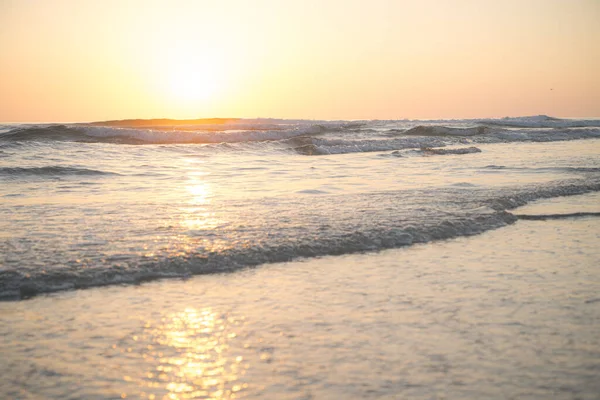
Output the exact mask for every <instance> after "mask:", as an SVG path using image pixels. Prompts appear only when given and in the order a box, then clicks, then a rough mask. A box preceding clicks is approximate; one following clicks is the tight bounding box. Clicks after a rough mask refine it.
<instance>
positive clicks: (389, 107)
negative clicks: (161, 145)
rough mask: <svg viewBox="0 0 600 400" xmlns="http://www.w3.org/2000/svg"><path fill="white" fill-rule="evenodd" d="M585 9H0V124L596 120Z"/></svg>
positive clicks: (268, 5) (109, 1)
mask: <svg viewBox="0 0 600 400" xmlns="http://www.w3.org/2000/svg"><path fill="white" fill-rule="evenodd" d="M599 21H600V1H597V0H569V1H567V0H519V1H516V0H504V1H496V0H489V1H488V0H437V1H433V0H388V1H384V0H368V1H367V0H303V1H295V0H294V1H292V0H289V1H284V0H253V1H247V0H220V1H214V0H197V1H191V0H189V1H182V0H179V1H178V0H171V1H152V0H140V1H127V0H121V1H115V0H104V1H100V0H98V1H92V0H43V1H41V0H0V121H5V122H19V121H26V122H37V121H47V122H51V121H56V122H72V121H94V120H106V119H123V118H159V117H168V118H196V117H249V118H252V117H277V118H314V119H396V118H469V117H503V116H507V115H511V116H517V115H536V114H548V115H552V116H566V117H598V116H600V73H599V72H598V71H600V45H599V43H600V23H599Z"/></svg>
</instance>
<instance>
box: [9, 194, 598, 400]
mask: <svg viewBox="0 0 600 400" xmlns="http://www.w3.org/2000/svg"><path fill="white" fill-rule="evenodd" d="M597 207H598V196H597V195H583V196H577V197H572V198H562V199H560V200H556V199H555V200H552V201H542V202H539V203H537V204H535V205H534V206H527V208H524V209H523V211H525V212H527V213H528V214H536V213H544V214H547V213H548V212H549V211H552V212H554V213H556V212H560V213H568V212H572V211H573V210H581V209H585V210H587V211H592V210H595V211H598V208H597ZM516 212H517V213H518V212H519V210H517V211H516ZM598 239H600V225H599V224H598V222H597V218H595V217H585V218H572V219H560V220H547V221H518V222H516V223H515V224H513V225H511V226H508V227H504V228H501V229H497V230H493V231H489V232H486V233H483V234H481V235H478V236H473V237H468V238H458V239H453V240H448V241H442V242H435V243H430V244H424V245H416V246H412V247H408V248H402V249H393V250H386V251H383V252H378V253H366V254H355V255H346V256H338V257H322V258H317V259H307V260H301V261H298V262H291V263H281V264H271V265H263V266H260V267H258V268H253V269H247V270H242V271H237V272H234V273H226V274H216V275H206V276H199V277H193V278H190V279H186V280H162V281H157V282H151V283H145V284H142V285H138V286H116V287H115V286H113V287H106V288H96V289H88V290H83V291H71V292H64V293H57V294H51V295H46V296H40V297H36V298H33V299H30V300H26V301H20V302H5V303H0V315H1V319H2V323H1V324H0V326H1V328H0V329H1V335H0V336H1V338H2V341H1V342H0V343H1V348H0V351H1V353H2V355H3V360H4V361H3V366H2V369H3V371H2V385H1V387H0V392H2V393H3V395H4V396H5V397H6V398H22V399H35V398H55V399H59V398H60V399H76V398H81V399H83V398H85V399H96V398H97V399H106V398H110V399H112V398H157V399H159V398H182V399H184V398H227V399H228V398H277V399H288V398H289V399H311V398H314V399H336V398H349V399H351V398H352V399H361V398H390V399H391V398H415V399H432V398H436V399H438V398H439V399H442V398H445V399H469V398H470V399H480V398H489V399H509V398H520V399H547V398H554V399H573V398H578V399H596V398H598V397H597V396H598V393H599V392H600V386H599V384H598V380H597V371H598V368H600V352H599V349H600V342H599V338H600V297H599V295H598V293H600V290H599V289H600V283H599V282H600V279H599V278H600V270H599V269H598V265H600V264H599V263H598V261H599V260H600V251H599V250H598V247H597V243H598Z"/></svg>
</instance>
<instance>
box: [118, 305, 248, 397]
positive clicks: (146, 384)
mask: <svg viewBox="0 0 600 400" xmlns="http://www.w3.org/2000/svg"><path fill="white" fill-rule="evenodd" d="M241 323H242V320H241V319H238V318H234V317H232V316H229V315H227V314H222V313H217V312H215V311H214V310H212V309H210V308H204V309H195V308H191V307H190V308H186V309H185V310H183V311H181V312H176V313H173V314H170V315H168V316H166V317H164V318H163V319H162V320H161V323H160V324H158V325H156V326H153V325H152V324H150V323H148V324H146V326H145V329H144V333H143V334H141V335H134V336H132V337H131V338H129V339H130V340H131V341H132V343H127V344H124V345H123V349H122V350H121V351H122V352H123V353H126V352H128V353H133V354H135V353H136V351H139V352H140V353H141V355H142V358H143V359H144V360H145V361H146V364H147V369H146V371H145V372H144V373H143V374H142V376H141V377H139V378H138V379H135V378H132V377H130V376H125V377H123V380H124V381H126V382H132V383H137V384H138V386H139V390H140V394H141V397H142V398H149V399H161V398H162V399H173V400H177V399H197V398H203V399H235V398H236V397H237V395H236V393H238V394H239V392H241V391H243V390H244V389H245V388H247V387H248V385H247V383H245V382H244V381H243V376H244V374H245V373H246V370H247V368H248V364H247V362H246V361H245V360H244V357H243V356H242V355H241V354H237V353H235V351H234V350H232V349H231V344H232V343H233V341H236V340H239V339H238V331H237V328H238V327H239V326H240V325H241ZM235 347H239V345H236V346H235Z"/></svg>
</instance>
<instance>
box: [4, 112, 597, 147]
mask: <svg viewBox="0 0 600 400" xmlns="http://www.w3.org/2000/svg"><path fill="white" fill-rule="evenodd" d="M527 118H531V117H523V118H522V119H516V120H519V121H529V122H528V124H529V125H532V124H534V122H535V123H537V124H538V125H540V124H541V122H540V121H542V122H544V121H545V122H544V124H546V125H548V123H546V122H548V121H551V122H552V123H554V124H555V125H557V124H559V125H560V124H562V125H569V124H570V125H573V126H574V127H552V128H540V127H539V126H538V127H536V128H514V127H513V128H510V127H506V126H504V127H502V126H500V125H503V124H504V125H506V121H503V120H489V121H492V122H493V123H494V124H496V125H495V126H488V125H486V124H483V122H485V120H477V121H475V120H462V121H455V122H454V124H455V125H456V126H452V124H451V123H448V122H444V123H438V122H436V123H435V124H433V125H432V122H428V123H429V125H427V124H424V123H420V124H418V125H416V126H415V125H414V122H413V121H299V120H262V119H261V120H236V121H234V122H223V123H220V124H212V125H211V124H203V125H194V126H189V127H188V126H186V125H176V126H173V127H172V128H173V129H167V128H165V126H163V125H160V126H159V127H158V128H159V129H154V128H148V127H145V126H143V125H140V127H124V126H120V125H118V126H100V125H90V124H74V125H20V126H11V127H9V126H2V129H0V147H2V148H8V147H18V146H23V145H25V144H33V143H36V144H37V143H48V142H81V143H111V144H126V145H146V144H198V145H203V146H205V147H206V148H205V150H206V151H207V152H210V151H219V152H222V151H226V152H240V151H241V152H244V151H263V152H272V151H276V152H280V151H282V150H283V151H288V152H292V153H296V154H302V155H308V156H314V155H327V154H346V153H356V152H387V151H395V150H403V149H420V148H439V147H445V146H449V145H460V144H477V143H500V142H523V141H532V142H547V141H559V140H574V139H587V138H600V126H595V125H594V126H593V125H589V126H587V125H586V124H587V122H589V121H587V122H586V121H566V120H559V119H554V118H550V117H547V118H546V119H542V120H540V119H539V118H534V119H533V120H531V121H530V120H529V119H527ZM513 120H515V119H511V120H510V121H513ZM474 121H475V122H477V123H476V124H475V125H474ZM489 121H488V122H489ZM510 121H509V122H510ZM557 121H558V122H557ZM593 122H594V123H596V125H600V121H593ZM590 123H591V122H590ZM492 125H493V124H492ZM525 125H527V124H525ZM542 125H543V124H542ZM580 125H581V126H580ZM583 125H585V126H583ZM557 126H558V125H557ZM175 128H176V129H175ZM213 128H214V129H213ZM207 129H208V130H207ZM203 151H204V150H203ZM440 154H441V153H440Z"/></svg>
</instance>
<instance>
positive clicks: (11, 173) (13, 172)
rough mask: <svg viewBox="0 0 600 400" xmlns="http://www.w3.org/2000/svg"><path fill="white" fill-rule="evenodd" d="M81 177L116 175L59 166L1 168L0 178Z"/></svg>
mask: <svg viewBox="0 0 600 400" xmlns="http://www.w3.org/2000/svg"><path fill="white" fill-rule="evenodd" d="M81 175H88V176H89V175H118V174H115V173H113V172H106V171H98V170H94V169H88V168H76V167H64V166H60V165H56V166H47V167H29V168H26V167H1V168H0V177H4V178H8V179H14V180H17V179H20V178H22V177H42V178H44V177H58V176H81Z"/></svg>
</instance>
